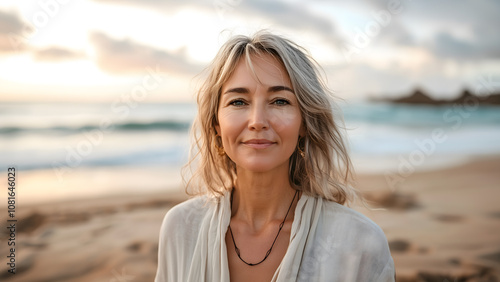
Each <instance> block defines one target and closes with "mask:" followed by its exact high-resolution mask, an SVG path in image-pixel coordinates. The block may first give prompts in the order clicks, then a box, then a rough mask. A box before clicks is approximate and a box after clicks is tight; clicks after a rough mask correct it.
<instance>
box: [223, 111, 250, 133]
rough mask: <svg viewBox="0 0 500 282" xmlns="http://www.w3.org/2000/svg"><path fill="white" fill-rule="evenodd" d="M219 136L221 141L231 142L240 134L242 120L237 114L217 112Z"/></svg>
mask: <svg viewBox="0 0 500 282" xmlns="http://www.w3.org/2000/svg"><path fill="white" fill-rule="evenodd" d="M218 118H219V129H220V132H219V134H220V135H221V137H222V139H223V140H224V139H226V140H228V139H229V140H232V139H234V138H236V137H237V136H238V133H239V132H241V128H242V127H244V126H245V125H244V122H245V120H244V118H243V117H242V115H241V114H240V113H238V112H226V111H221V112H219V117H218Z"/></svg>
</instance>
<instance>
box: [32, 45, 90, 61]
mask: <svg viewBox="0 0 500 282" xmlns="http://www.w3.org/2000/svg"><path fill="white" fill-rule="evenodd" d="M33 56H34V58H35V60H37V61H67V60H75V59H80V58H83V57H85V54H84V53H83V52H79V51H74V50H69V49H65V48H61V47H48V48H45V49H40V50H35V51H34V52H33Z"/></svg>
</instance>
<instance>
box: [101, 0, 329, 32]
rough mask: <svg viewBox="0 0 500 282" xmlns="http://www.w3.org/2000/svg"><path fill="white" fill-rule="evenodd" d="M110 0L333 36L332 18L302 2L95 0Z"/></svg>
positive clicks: (108, 0)
mask: <svg viewBox="0 0 500 282" xmlns="http://www.w3.org/2000/svg"><path fill="white" fill-rule="evenodd" d="M94 1H97V2H107V3H112V4H124V5H135V6H140V7H147V8H153V9H155V10H158V11H162V12H165V13H171V12H172V11H174V10H176V9H181V8H198V9H201V10H205V11H207V12H210V13H213V14H214V16H216V17H219V19H220V20H224V17H227V16H230V15H237V16H240V17H241V18H242V19H249V18H265V19H266V20H269V21H272V22H274V23H275V24H277V25H279V26H282V27H286V28H290V29H293V30H309V31H314V32H319V33H321V34H324V35H328V36H331V37H336V34H335V26H334V23H333V21H332V20H330V19H328V18H325V17H323V16H320V15H317V14H315V13H313V12H311V11H310V10H309V9H308V8H307V6H306V5H305V4H296V3H294V4H292V3H288V2H284V1H267V0H254V1H246V0H210V1H206V0H186V1H177V0H121V1H111V0H94Z"/></svg>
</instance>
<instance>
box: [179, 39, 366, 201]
mask: <svg viewBox="0 0 500 282" xmlns="http://www.w3.org/2000/svg"><path fill="white" fill-rule="evenodd" d="M262 54H270V55H272V56H273V57H275V58H277V59H278V60H279V61H280V62H281V63H282V64H283V65H284V67H285V69H286V70H287V72H288V75H289V77H290V81H291V83H292V87H293V89H294V92H295V95H296V97H297V101H298V104H299V108H300V111H301V113H302V119H303V125H304V127H305V132H306V133H305V136H303V137H302V138H300V140H299V142H298V146H300V148H301V150H302V151H303V152H304V153H305V155H304V157H302V156H301V155H300V154H299V152H298V150H295V152H294V153H293V154H292V155H291V157H290V161H289V163H290V169H289V181H290V184H291V185H292V187H293V188H294V189H297V190H300V191H302V192H303V193H305V194H307V195H311V196H320V197H322V198H324V199H327V200H330V201H335V202H337V203H339V204H345V203H349V202H351V201H354V200H355V199H357V198H358V197H359V195H358V193H357V192H356V190H355V189H354V188H352V186H351V185H350V184H351V181H352V164H351V161H350V158H349V155H348V153H347V149H346V145H345V143H344V138H343V136H342V134H341V129H342V128H343V127H341V126H342V125H343V120H342V114H341V112H340V110H339V109H338V107H337V105H336V104H335V103H334V101H333V96H332V95H331V92H330V91H329V90H328V88H327V87H326V85H325V83H324V82H323V80H322V79H321V76H320V73H319V70H320V67H319V66H318V64H317V63H316V61H315V60H314V59H312V58H311V57H310V56H309V55H308V54H307V51H305V50H304V49H303V48H302V47H300V46H298V45H297V44H295V43H294V42H292V41H290V40H287V39H285V38H283V37H281V36H278V35H274V34H271V33H269V32H266V31H260V32H258V33H256V34H255V35H254V36H252V37H247V36H234V37H232V38H231V39H229V40H228V41H227V42H226V43H225V44H224V45H223V46H222V47H221V49H220V50H219V52H218V53H217V55H216V57H215V58H214V60H213V61H212V63H211V64H210V65H209V67H208V69H207V71H208V76H207V78H206V80H205V82H204V84H203V85H202V87H201V88H200V90H199V92H198V95H197V103H198V116H197V118H196V120H195V122H194V124H193V128H192V134H193V137H194V142H193V145H192V148H191V154H190V161H189V162H188V164H187V165H186V166H185V167H184V169H186V168H190V169H191V170H190V171H191V173H192V174H191V175H190V176H189V177H186V170H184V171H183V178H184V180H185V181H186V179H187V181H186V191H187V192H188V193H189V194H207V193H208V194H211V195H213V196H219V195H222V194H223V193H224V192H225V191H230V190H231V189H232V187H233V185H234V183H235V180H236V165H235V163H234V162H233V161H232V160H231V159H229V157H228V156H227V155H226V154H224V155H222V156H221V155H219V154H218V151H217V149H216V145H217V146H219V147H220V146H222V144H220V138H217V134H216V131H215V125H216V124H218V122H217V113H218V108H219V100H220V94H221V89H222V85H223V84H224V83H225V82H226V81H227V80H228V79H229V77H230V76H231V74H232V73H233V71H234V69H235V67H236V65H237V63H238V62H239V60H240V59H241V58H242V57H246V60H247V61H248V60H250V59H251V58H250V55H262ZM334 115H335V118H334ZM195 166H196V167H195Z"/></svg>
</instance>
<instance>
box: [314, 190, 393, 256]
mask: <svg viewBox="0 0 500 282" xmlns="http://www.w3.org/2000/svg"><path fill="white" fill-rule="evenodd" d="M319 223H320V224H321V225H322V228H321V232H320V234H318V235H319V236H320V237H322V238H329V236H335V237H336V238H335V240H334V241H336V242H340V243H342V245H343V246H344V250H345V251H347V252H351V251H353V252H356V253H362V254H363V256H367V257H379V258H382V257H385V258H387V259H389V258H390V257H391V255H390V250H389V244H388V242H387V238H386V236H385V234H384V232H383V231H382V229H381V228H380V227H379V226H378V225H377V224H376V223H375V222H373V221H372V220H371V219H369V218H368V217H366V216H365V215H363V214H362V213H360V212H358V211H355V210H353V209H351V208H349V207H346V206H343V205H340V204H338V203H335V202H331V201H327V200H323V205H322V215H321V216H320V222H319Z"/></svg>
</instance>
